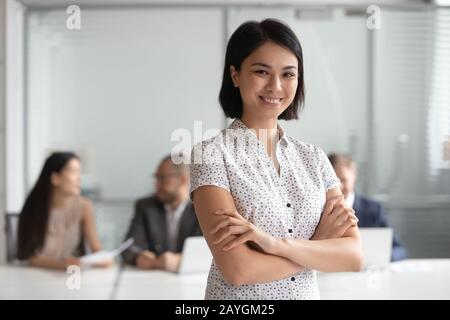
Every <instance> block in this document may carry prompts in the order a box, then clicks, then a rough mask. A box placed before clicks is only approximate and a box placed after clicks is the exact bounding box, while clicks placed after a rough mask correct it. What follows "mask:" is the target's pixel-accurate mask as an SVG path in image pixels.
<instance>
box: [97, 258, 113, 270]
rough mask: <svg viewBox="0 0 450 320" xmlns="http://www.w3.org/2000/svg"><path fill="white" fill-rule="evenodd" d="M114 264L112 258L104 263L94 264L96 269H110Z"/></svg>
mask: <svg viewBox="0 0 450 320" xmlns="http://www.w3.org/2000/svg"><path fill="white" fill-rule="evenodd" d="M113 264H114V258H112V257H111V258H108V259H105V260H104V261H102V262H98V263H96V264H94V267H95V268H109V267H111V266H112V265H113Z"/></svg>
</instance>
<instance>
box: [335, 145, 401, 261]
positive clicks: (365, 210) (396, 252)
mask: <svg viewBox="0 0 450 320" xmlns="http://www.w3.org/2000/svg"><path fill="white" fill-rule="evenodd" d="M328 159H329V160H330V162H331V164H332V165H333V168H334V171H335V172H336V175H337V177H338V178H339V180H341V189H342V193H343V195H344V197H345V200H346V201H347V204H348V205H349V206H351V207H352V208H353V210H355V212H356V216H357V217H358V219H359V222H358V226H359V227H360V228H376V227H380V228H386V227H389V224H388V221H387V217H386V212H385V210H384V208H383V206H382V205H381V204H380V203H378V202H376V201H373V200H370V199H367V198H364V197H362V196H360V195H357V194H355V192H354V189H355V183H356V178H357V167H356V163H355V161H353V159H352V158H351V157H350V156H348V155H343V154H337V153H332V154H330V155H328ZM406 257H407V251H406V249H405V248H404V247H403V246H402V244H401V242H400V238H399V237H398V235H396V234H395V233H394V240H393V244H392V257H391V260H392V261H397V260H402V259H406Z"/></svg>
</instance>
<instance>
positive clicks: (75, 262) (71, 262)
mask: <svg viewBox="0 0 450 320" xmlns="http://www.w3.org/2000/svg"><path fill="white" fill-rule="evenodd" d="M62 264H63V267H64V269H67V268H68V267H70V266H81V261H80V259H78V258H77V257H74V256H70V257H67V258H66V259H64V260H63V262H62Z"/></svg>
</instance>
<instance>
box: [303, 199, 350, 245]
mask: <svg viewBox="0 0 450 320" xmlns="http://www.w3.org/2000/svg"><path fill="white" fill-rule="evenodd" d="M357 223H358V218H357V217H356V215H355V211H354V210H353V209H352V208H350V207H349V206H348V205H347V203H346V202H345V200H344V196H343V195H339V196H337V197H333V198H331V199H329V200H328V201H327V203H326V205H325V209H324V210H323V213H322V216H321V218H320V222H319V224H318V225H317V227H316V231H315V232H314V235H313V236H312V238H311V240H325V239H335V238H341V237H342V236H343V235H344V233H345V232H346V231H347V230H348V229H349V228H351V227H354V226H356V225H357Z"/></svg>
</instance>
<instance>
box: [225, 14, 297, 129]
mask: <svg viewBox="0 0 450 320" xmlns="http://www.w3.org/2000/svg"><path fill="white" fill-rule="evenodd" d="M268 41H272V42H275V43H276V44H278V45H280V46H282V47H284V48H287V49H288V50H290V51H291V52H292V53H293V54H295V56H296V57H297V60H298V86H297V92H296V93H295V97H294V100H293V101H292V104H291V105H290V106H289V107H288V108H287V109H286V110H285V111H284V112H283V113H282V114H280V116H279V117H278V119H283V120H291V119H298V109H299V107H302V106H303V102H304V100H305V84H304V81H303V54H302V47H301V45H300V41H298V39H297V36H296V35H295V33H294V32H293V31H292V30H291V29H290V28H289V27H288V26H287V25H285V24H284V23H282V22H280V21H277V20H274V19H266V20H263V21H261V22H256V21H248V22H245V23H243V24H242V25H241V26H240V27H239V28H238V29H237V30H236V31H235V32H234V33H233V35H232V36H231V38H230V40H229V41H228V45H227V53H226V56H225V66H224V69H223V80H222V87H221V88H220V94H219V102H220V105H221V106H222V109H223V111H224V112H225V115H226V116H227V117H229V118H241V117H242V111H243V106H242V99H241V94H240V92H239V88H235V87H234V85H233V81H232V79H231V73H230V67H231V66H234V67H235V68H236V70H237V71H239V70H240V69H241V64H242V62H243V61H244V60H245V59H246V58H247V57H248V56H249V55H250V54H251V53H252V52H253V51H255V50H256V49H257V48H258V47H260V46H261V45H263V44H264V43H266V42H268Z"/></svg>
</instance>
